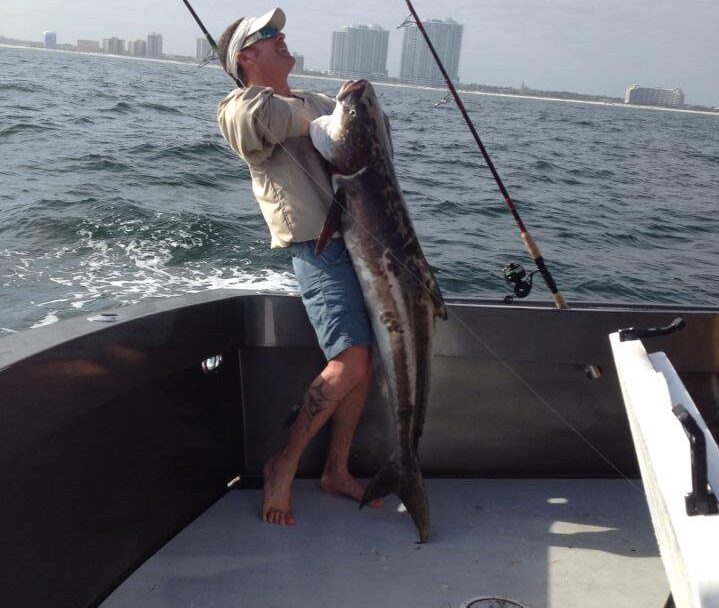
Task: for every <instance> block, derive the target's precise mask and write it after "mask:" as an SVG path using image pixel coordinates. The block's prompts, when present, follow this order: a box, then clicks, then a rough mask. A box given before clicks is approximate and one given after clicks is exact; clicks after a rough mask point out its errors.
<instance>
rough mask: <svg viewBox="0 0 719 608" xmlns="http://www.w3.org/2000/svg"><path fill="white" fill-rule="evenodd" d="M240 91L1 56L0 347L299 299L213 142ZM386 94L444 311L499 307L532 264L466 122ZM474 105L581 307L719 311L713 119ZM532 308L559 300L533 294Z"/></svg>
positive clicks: (409, 97)
mask: <svg viewBox="0 0 719 608" xmlns="http://www.w3.org/2000/svg"><path fill="white" fill-rule="evenodd" d="M291 83H292V85H293V86H295V87H296V88H299V89H310V90H314V91H321V92H325V93H328V94H331V95H334V94H335V93H336V91H337V89H338V88H339V84H340V83H339V82H337V81H332V80H326V79H312V78H306V77H293V78H292V80H291ZM230 88H231V82H230V81H229V79H228V78H227V77H226V76H225V75H224V73H223V72H222V71H221V70H219V69H216V68H212V67H205V68H199V67H197V66H194V65H189V64H176V63H170V62H152V61H140V60H133V59H130V58H117V57H114V58H113V57H105V56H92V55H81V54H73V53H62V52H49V51H42V50H31V49H17V48H7V47H6V48H0V161H1V162H0V178H1V179H2V188H1V189H0V336H2V335H7V334H9V333H12V332H16V331H20V330H24V329H28V328H32V327H38V326H41V325H46V324H49V323H53V322H56V321H58V320H61V319H65V318H69V317H73V316H77V315H86V314H88V313H90V312H95V311H99V310H103V309H107V308H113V307H117V306H122V305H126V304H131V303H135V302H139V301H141V300H143V299H146V298H159V297H170V296H174V295H179V294H187V293H192V292H198V291H203V290H208V289H217V288H237V289H251V290H255V291H261V290H271V291H294V290H295V281H294V278H293V276H292V273H291V265H290V261H289V256H288V254H287V252H286V251H284V250H270V248H269V237H268V233H267V229H266V227H265V225H264V222H263V220H262V217H261V215H260V213H259V209H258V208H257V204H256V202H255V200H254V197H253V195H252V192H251V189H250V181H249V174H248V171H247V169H246V168H245V166H244V165H243V163H242V161H241V160H240V159H239V158H237V157H236V156H235V155H234V153H233V152H232V151H231V150H230V149H229V147H228V146H227V145H226V144H225V142H224V140H223V139H222V137H221V136H220V134H219V132H218V130H217V124H216V121H215V114H216V108H217V103H218V101H219V100H220V99H222V98H223V97H224V96H225V94H226V93H227V92H228V91H229V90H230ZM377 90H378V93H379V95H380V102H381V103H382V105H383V107H384V109H385V111H386V113H387V114H388V116H389V118H390V121H391V124H392V128H393V138H394V146H395V167H396V170H397V174H398V177H399V181H400V184H401V185H402V188H403V190H404V193H405V196H406V199H407V202H408V205H409V207H410V211H411V214H412V217H413V219H414V223H415V229H416V231H417V233H418V235H419V238H420V241H421V242H422V245H423V247H424V250H425V253H426V255H427V258H428V259H429V261H430V263H431V264H432V266H433V267H434V269H435V272H436V276H437V279H438V280H439V282H440V285H441V287H442V289H443V291H444V293H445V295H447V296H462V297H488V298H501V297H503V296H504V295H505V294H507V293H509V291H508V288H507V286H506V285H505V283H504V279H503V276H502V267H503V266H504V264H506V263H507V262H510V261H516V262H519V263H522V264H524V265H525V267H526V268H527V269H528V270H530V269H531V267H532V261H531V259H529V257H528V254H527V253H526V251H525V250H524V248H523V245H522V242H521V240H520V238H519V233H518V230H517V228H516V226H515V224H514V221H513V219H512V216H511V215H510V213H509V212H508V211H507V209H506V207H505V205H504V201H503V198H502V196H501V194H500V193H499V191H498V189H497V187H496V185H495V183H494V181H493V180H492V177H491V175H490V173H489V170H488V169H487V167H486V165H485V163H484V161H483V159H482V157H481V156H480V154H479V151H478V150H477V148H476V144H475V143H474V141H473V139H472V138H471V135H470V133H469V131H468V129H467V127H466V125H465V124H464V122H463V120H462V117H461V115H460V114H459V112H458V111H457V108H456V107H455V106H454V105H453V104H452V103H447V104H444V105H440V106H438V107H434V105H435V103H436V102H437V101H438V100H440V99H441V98H442V97H443V96H444V91H440V90H427V89H416V88H409V87H391V86H386V85H378V86H377ZM463 99H464V101H465V104H466V106H467V108H468V110H469V112H470V114H471V116H472V118H473V120H474V122H475V124H476V126H477V129H478V131H479V133H480V136H481V137H482V138H483V141H484V143H485V145H486V147H487V149H488V151H489V153H490V155H491V156H492V158H493V160H494V163H495V165H496V167H497V169H498V171H499V173H500V175H501V176H502V178H503V180H504V182H505V185H506V187H507V189H508V191H509V193H510V195H511V196H512V198H513V199H514V201H515V203H516V205H517V207H518V209H519V211H520V213H521V215H522V218H523V220H524V222H525V224H526V225H527V227H528V228H529V231H530V233H531V234H532V235H533V237H534V239H535V240H536V242H537V243H538V244H539V246H540V248H541V249H542V252H543V254H544V257H545V259H546V261H547V264H548V266H549V268H550V270H551V271H552V273H553V274H554V277H555V279H556V281H557V283H558V285H559V288H560V290H561V291H562V293H563V294H564V295H565V297H566V298H567V300H568V302H569V303H570V305H571V303H572V302H630V303H662V304H701V305H710V306H717V305H719V239H717V234H719V215H718V213H717V211H718V209H719V116H708V115H701V114H691V113H678V112H663V111H654V110H646V109H636V108H625V107H616V106H603V105H589V104H580V103H566V102H559V101H549V100H534V99H523V98H512V97H499V96H485V95H472V94H464V95H463ZM530 299H532V300H545V301H546V300H549V293H548V291H547V289H546V288H545V287H544V285H542V284H541V281H540V280H539V279H537V281H535V288H534V291H533V292H532V294H531V295H530Z"/></svg>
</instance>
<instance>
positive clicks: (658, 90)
mask: <svg viewBox="0 0 719 608" xmlns="http://www.w3.org/2000/svg"><path fill="white" fill-rule="evenodd" d="M624 103H629V104H634V105H639V106H665V107H668V108H678V107H681V106H683V105H684V91H682V90H681V89H670V88H664V87H640V86H639V85H638V84H633V85H632V86H630V87H629V88H627V90H626V91H625V93H624Z"/></svg>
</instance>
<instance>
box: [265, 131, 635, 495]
mask: <svg viewBox="0 0 719 608" xmlns="http://www.w3.org/2000/svg"><path fill="white" fill-rule="evenodd" d="M262 126H264V127H265V128H266V129H267V131H268V133H270V134H271V135H272V137H273V138H274V139H275V142H276V145H278V146H279V147H280V148H282V150H283V151H284V152H285V154H287V155H288V156H289V157H290V158H291V159H292V160H293V161H294V162H295V163H296V164H297V165H298V166H299V167H300V168H301V169H302V171H304V173H305V174H306V175H307V176H308V177H309V178H310V179H312V180H313V181H314V182H315V184H317V186H318V187H319V188H320V189H321V190H322V191H323V192H324V193H325V194H327V195H328V196H329V197H331V198H332V200H333V202H334V203H336V204H337V205H339V207H340V208H341V209H342V211H343V212H344V213H346V214H347V215H348V216H349V217H350V218H351V219H352V221H353V222H356V223H357V225H358V226H359V227H360V228H361V229H362V230H364V232H365V233H366V235H367V236H369V237H370V238H371V239H372V240H374V241H375V243H377V244H378V245H380V246H381V247H382V248H383V249H385V253H386V254H389V255H390V256H391V257H392V258H393V259H394V260H395V261H396V262H397V264H398V265H399V266H400V267H401V268H402V269H403V270H404V271H405V273H406V274H407V275H408V276H409V277H410V278H411V279H412V280H413V281H414V282H415V283H416V284H417V285H419V286H420V287H421V288H422V289H424V290H425V291H426V292H427V293H428V294H429V295H430V297H432V298H436V297H437V295H436V294H435V293H434V292H433V291H432V290H431V289H430V288H429V287H427V285H425V284H424V282H423V281H422V280H421V279H420V277H418V276H417V275H416V274H415V273H414V272H413V271H412V270H411V269H410V268H408V267H407V265H406V264H405V263H404V262H403V261H402V260H401V259H399V258H398V257H397V256H396V255H395V254H394V252H392V250H391V249H390V248H389V247H387V245H385V244H384V243H383V242H382V241H381V240H380V239H379V238H378V237H377V236H375V234H374V233H372V232H371V231H370V229H369V228H367V227H366V226H364V225H363V224H362V222H360V221H359V220H358V219H357V218H356V217H355V216H353V215H352V213H351V212H350V211H349V209H348V208H347V206H345V205H343V204H342V203H340V202H339V201H338V200H337V199H336V198H335V197H334V195H333V193H331V192H329V191H328V190H326V189H325V187H324V185H323V184H322V183H320V182H319V180H317V179H316V178H315V177H314V176H313V175H312V174H311V173H310V172H309V171H307V170H306V169H305V167H304V166H303V165H302V163H300V162H299V160H298V159H297V158H295V157H294V156H293V155H292V153H291V152H290V151H289V150H288V149H287V148H286V147H285V146H283V145H282V142H280V141H279V140H278V139H277V138H276V137H274V134H273V133H272V132H271V131H270V130H269V127H268V126H267V125H264V124H263V125H262ZM447 317H448V319H449V318H451V319H453V320H455V321H457V322H458V323H459V324H460V325H461V326H462V327H463V328H464V329H465V330H466V331H467V333H469V334H470V335H471V336H472V337H473V338H474V339H475V340H477V341H478V342H479V343H480V344H481V345H482V346H483V347H484V348H485V349H486V350H487V351H488V352H489V353H490V354H491V355H492V356H493V357H494V358H496V359H497V360H498V361H499V362H500V363H501V364H502V365H503V366H504V367H505V368H507V370H508V371H509V372H510V373H511V374H512V375H513V376H514V377H515V378H517V379H518V380H519V381H520V382H521V383H522V384H523V385H524V386H525V387H526V388H527V390H529V392H530V393H532V394H533V395H534V396H535V397H536V398H537V399H538V400H539V402H540V403H542V404H544V405H545V406H546V407H547V408H548V409H549V410H550V411H551V412H552V413H553V414H554V415H555V416H556V417H557V418H559V420H560V421H562V422H563V423H564V424H565V425H566V426H567V427H568V428H569V429H570V430H571V431H572V432H574V433H575V434H576V435H577V436H578V437H579V438H580V439H581V440H582V441H583V442H584V443H585V444H586V445H587V446H589V448H590V449H591V450H592V451H593V452H594V453H595V454H597V456H599V457H600V459H601V460H603V461H604V462H605V463H606V464H608V465H609V466H610V467H611V468H612V469H613V470H614V471H615V472H616V473H618V474H619V476H620V477H622V478H624V479H625V480H626V481H627V482H629V484H630V485H631V486H632V487H633V488H634V489H635V490H637V491H639V492H640V493H641V494H642V495H643V494H644V493H643V492H642V490H641V489H640V488H639V487H638V486H637V485H636V484H635V483H634V482H633V481H632V480H631V479H630V478H629V477H627V475H626V474H625V473H624V472H623V471H622V470H621V469H619V467H617V466H616V465H615V464H614V463H613V462H612V461H611V460H610V459H609V457H608V456H606V455H605V454H604V453H603V452H602V451H601V450H600V449H599V448H598V447H596V446H595V445H594V444H593V443H592V442H591V441H590V440H589V439H587V438H586V437H585V436H584V435H583V434H582V432H581V431H580V430H579V429H577V428H576V427H575V426H574V425H573V424H572V423H571V422H570V421H569V420H567V418H566V417H565V416H563V415H562V414H561V413H560V412H559V411H557V409H556V408H554V407H553V406H552V405H551V404H550V403H549V402H548V401H547V400H546V399H545V398H544V397H543V396H542V395H541V394H540V393H539V392H538V391H537V390H536V389H535V388H534V387H533V386H532V385H531V384H529V382H527V381H526V380H525V379H524V378H523V377H522V376H521V375H520V374H519V372H517V371H516V370H515V369H514V368H513V367H512V366H511V365H510V364H509V363H507V361H505V360H504V359H503V358H502V356H501V355H500V354H499V353H498V352H497V351H495V350H494V349H493V348H492V347H491V346H490V345H489V344H488V343H487V342H486V341H485V340H483V339H482V338H481V337H480V336H479V335H477V334H476V333H475V332H474V330H473V329H472V328H471V327H470V326H469V325H467V323H465V322H464V320H463V319H462V318H461V317H460V316H459V315H457V314H456V313H454V312H452V311H450V309H449V308H447Z"/></svg>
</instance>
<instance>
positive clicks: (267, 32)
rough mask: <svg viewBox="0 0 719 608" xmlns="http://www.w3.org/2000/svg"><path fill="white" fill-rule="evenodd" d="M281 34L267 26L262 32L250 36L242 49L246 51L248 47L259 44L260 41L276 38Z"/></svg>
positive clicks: (274, 28)
mask: <svg viewBox="0 0 719 608" xmlns="http://www.w3.org/2000/svg"><path fill="white" fill-rule="evenodd" d="M279 33H280V30H278V29H277V28H276V27H272V26H271V25H266V26H265V27H263V28H262V29H261V30H259V31H257V32H255V33H254V34H252V35H250V36H248V37H247V39H246V40H245V43H244V44H243V45H242V48H243V49H246V48H247V47H248V46H252V45H253V44H255V42H259V41H260V40H267V39H268V38H274V37H275V36H277V34H279Z"/></svg>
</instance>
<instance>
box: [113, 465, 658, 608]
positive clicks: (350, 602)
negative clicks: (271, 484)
mask: <svg viewBox="0 0 719 608" xmlns="http://www.w3.org/2000/svg"><path fill="white" fill-rule="evenodd" d="M426 486H427V492H428V495H429V501H430V507H431V520H432V526H433V529H432V536H431V537H430V541H429V542H428V543H427V544H425V545H419V544H417V543H416V542H415V541H416V538H417V535H416V531H415V529H414V526H413V525H412V522H411V520H410V518H409V516H408V515H407V514H406V513H402V512H401V511H400V510H398V507H399V506H400V503H399V501H398V500H397V499H396V498H395V497H389V498H387V499H386V501H385V506H384V508H383V509H381V510H372V509H369V508H367V509H364V510H362V511H359V510H358V509H357V505H356V503H354V502H352V501H350V500H349V499H344V498H337V497H334V496H328V495H326V494H324V493H322V492H320V490H319V483H318V482H317V481H316V480H298V481H297V482H296V486H295V494H294V499H293V507H294V512H295V515H296V517H297V520H298V523H297V526H295V527H293V528H279V527H276V526H271V525H267V524H263V523H262V522H261V521H260V520H259V517H258V508H259V501H260V491H259V490H250V489H241V490H233V491H231V492H229V493H228V494H226V495H225V496H224V497H223V498H222V499H221V500H220V501H218V502H217V503H215V504H214V505H213V506H212V507H211V508H210V509H208V510H207V511H206V512H205V513H203V514H202V515H201V516H200V517H198V518H197V519H196V520H195V521H194V522H193V523H192V524H191V525H189V526H188V527H187V528H185V529H184V530H183V531H182V532H180V534H178V535H177V536H176V537H175V538H173V539H172V540H171V541H170V542H169V543H167V544H166V545H165V546H164V547H162V549H160V550H159V551H158V552H157V553H156V554H155V555H153V556H152V557H151V558H150V559H149V560H148V561H146V562H145V563H144V564H143V565H142V566H141V567H140V568H139V569H138V570H136V571H135V572H134V573H133V574H132V575H131V576H130V577H129V578H128V579H127V580H126V581H125V582H124V583H123V584H122V585H120V586H119V587H118V588H117V589H116V590H115V591H114V593H112V594H111V595H110V596H109V597H108V598H107V599H106V600H105V601H104V603H103V604H102V607H103V608H120V607H127V608H136V607H137V606H143V607H144V608H152V607H163V608H175V607H180V606H182V607H188V606H192V607H197V608H199V607H210V606H212V607H230V606H232V607H233V608H237V607H244V606H248V607H249V606H262V607H267V608H273V607H278V608H279V607H280V606H281V607H282V608H285V607H287V606H297V607H305V606H313V607H323V606H328V607H329V606H332V607H335V606H342V607H343V608H354V607H357V608H359V607H362V608H365V607H366V606H376V607H385V606H386V607H388V608H389V607H390V606H392V607H395V606H412V607H413V608H419V607H428V608H429V607H433V608H436V607H442V608H449V607H451V608H458V607H460V606H467V605H468V604H470V603H471V602H472V600H474V599H476V598H481V597H501V598H508V599H512V600H514V601H516V602H519V603H521V604H523V605H525V606H527V608H548V607H562V608H566V607H569V606H571V607H572V608H593V607H597V608H600V607H601V608H606V607H607V606H612V608H622V607H627V608H636V607H637V606H648V607H651V606H656V607H657V608H659V607H661V606H663V605H664V602H665V601H666V598H667V596H668V595H669V587H668V583H667V580H666V577H665V574H664V569H663V566H662V563H661V559H660V557H659V554H658V550H657V544H656V540H655V537H654V533H653V531H652V527H651V524H650V521H649V513H648V510H647V506H646V500H645V497H644V494H643V492H642V490H641V482H640V481H636V480H635V481H633V482H631V483H630V482H628V481H627V480H596V479H550V480H505V479H429V480H426ZM476 605H477V606H481V605H485V606H487V605H489V604H487V603H485V604H481V603H479V604H476ZM492 605H494V604H492ZM496 605H500V604H496Z"/></svg>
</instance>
